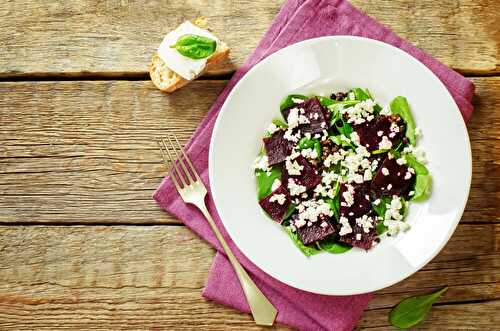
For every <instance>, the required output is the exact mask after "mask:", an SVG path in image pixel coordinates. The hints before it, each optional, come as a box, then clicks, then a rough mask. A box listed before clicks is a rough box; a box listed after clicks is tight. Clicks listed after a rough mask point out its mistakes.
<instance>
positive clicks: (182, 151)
mask: <svg viewBox="0 0 500 331" xmlns="http://www.w3.org/2000/svg"><path fill="white" fill-rule="evenodd" d="M174 138H175V141H176V142H177V146H178V147H179V150H180V151H181V153H182V155H183V156H184V159H185V160H186V161H187V163H188V165H189V168H190V169H191V172H192V173H193V174H194V176H195V177H196V179H197V180H199V181H201V178H200V176H199V175H198V172H197V171H196V168H195V167H194V166H193V164H192V163H191V160H190V159H189V158H188V156H187V155H186V153H184V150H183V149H182V147H181V144H180V143H179V140H178V139H177V136H175V135H174Z"/></svg>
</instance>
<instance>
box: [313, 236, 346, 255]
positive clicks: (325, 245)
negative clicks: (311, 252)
mask: <svg viewBox="0 0 500 331" xmlns="http://www.w3.org/2000/svg"><path fill="white" fill-rule="evenodd" d="M318 245H319V247H320V248H321V249H322V250H324V251H326V252H328V253H332V254H342V253H345V252H347V251H350V250H351V249H352V246H349V245H346V244H342V243H339V242H336V241H334V240H333V239H332V238H328V239H325V240H322V241H320V242H319V243H318Z"/></svg>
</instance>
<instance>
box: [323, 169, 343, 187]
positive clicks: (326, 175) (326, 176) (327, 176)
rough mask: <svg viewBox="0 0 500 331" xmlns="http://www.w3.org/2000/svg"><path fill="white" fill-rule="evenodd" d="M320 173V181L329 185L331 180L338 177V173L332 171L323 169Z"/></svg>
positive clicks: (335, 179)
mask: <svg viewBox="0 0 500 331" xmlns="http://www.w3.org/2000/svg"><path fill="white" fill-rule="evenodd" d="M321 175H322V178H321V181H322V182H323V183H324V184H325V185H330V184H331V183H332V182H335V181H337V180H338V179H339V175H337V174H336V173H334V172H333V171H323V173H322V174H321Z"/></svg>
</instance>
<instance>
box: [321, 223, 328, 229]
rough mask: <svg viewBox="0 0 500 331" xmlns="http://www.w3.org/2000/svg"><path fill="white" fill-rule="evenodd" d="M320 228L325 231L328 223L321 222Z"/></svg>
mask: <svg viewBox="0 0 500 331" xmlns="http://www.w3.org/2000/svg"><path fill="white" fill-rule="evenodd" d="M320 226H321V227H322V228H323V229H324V228H326V227H327V226H328V223H326V222H321V224H320Z"/></svg>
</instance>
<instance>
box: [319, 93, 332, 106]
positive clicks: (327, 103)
mask: <svg viewBox="0 0 500 331" xmlns="http://www.w3.org/2000/svg"><path fill="white" fill-rule="evenodd" d="M317 98H318V100H319V103H320V104H321V105H322V106H323V107H328V106H331V105H333V104H334V103H335V100H332V99H330V98H326V97H322V96H320V95H318V96H317Z"/></svg>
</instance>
